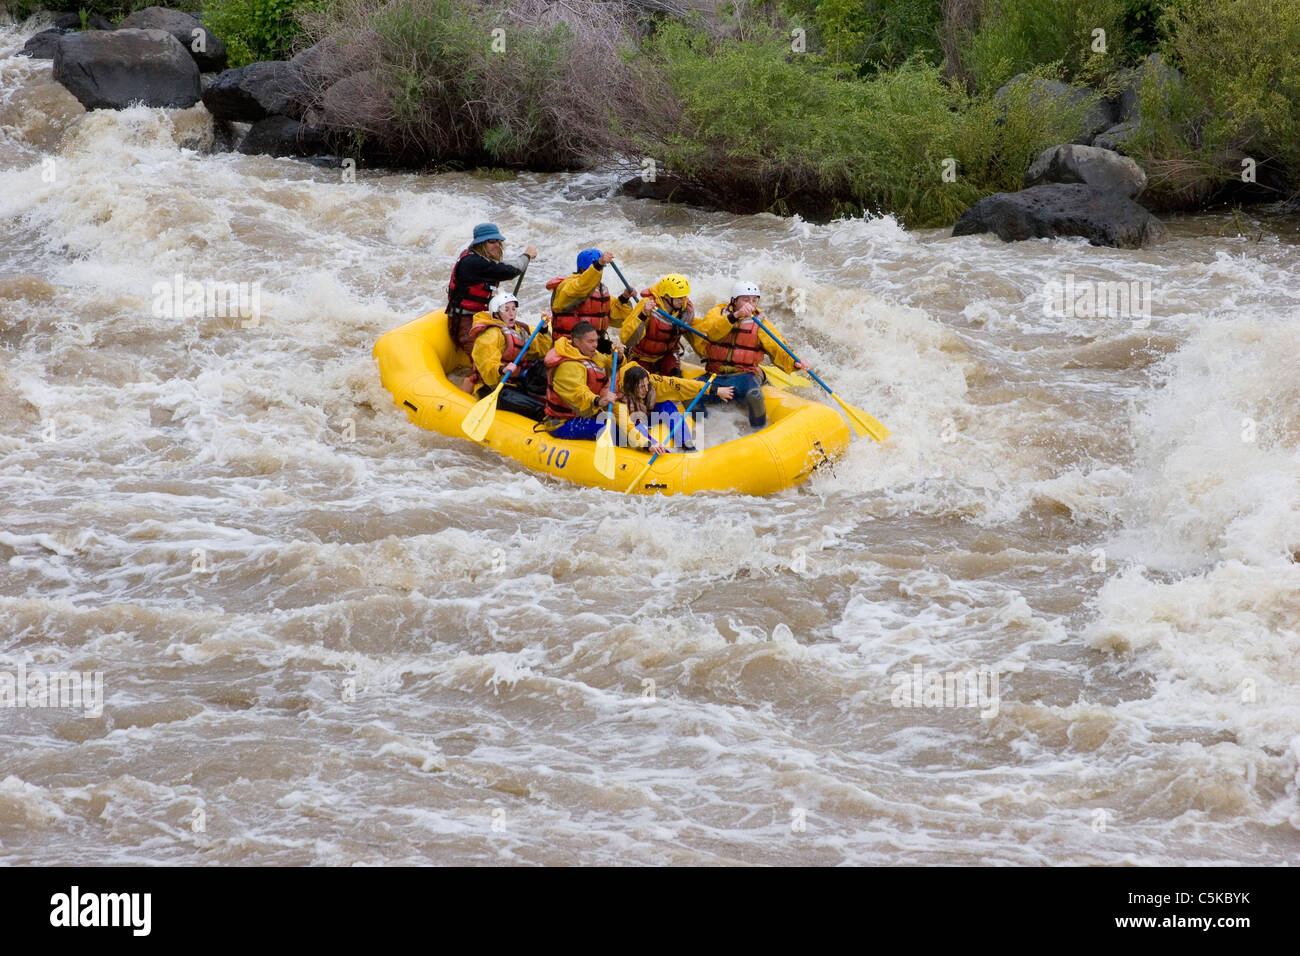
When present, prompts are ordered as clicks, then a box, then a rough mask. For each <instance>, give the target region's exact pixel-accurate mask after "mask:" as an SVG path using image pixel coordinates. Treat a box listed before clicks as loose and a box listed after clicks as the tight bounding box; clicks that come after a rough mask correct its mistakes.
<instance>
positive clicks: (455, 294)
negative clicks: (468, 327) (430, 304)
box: [447, 249, 493, 315]
mask: <svg viewBox="0 0 1300 956" xmlns="http://www.w3.org/2000/svg"><path fill="white" fill-rule="evenodd" d="M469 253H470V251H469V250H468V249H466V250H465V251H464V252H462V253H461V254H460V255H459V256H457V257H456V264H455V265H453V266H452V267H451V281H450V282H448V283H447V314H448V315H474V314H475V313H476V312H486V311H487V307H488V303H489V302H491V301H492V288H493V287H492V286H490V285H488V284H487V283H486V282H475V283H472V284H471V285H467V286H461V285H457V283H456V266H459V265H460V260H462V259H464V258H465V257H466V256H467V255H469Z"/></svg>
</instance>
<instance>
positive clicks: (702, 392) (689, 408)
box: [646, 375, 717, 468]
mask: <svg viewBox="0 0 1300 956" xmlns="http://www.w3.org/2000/svg"><path fill="white" fill-rule="evenodd" d="M715 378H717V376H716V375H710V376H709V380H708V381H707V382H705V383H704V387H703V388H702V389H700V390H699V391H698V392H696V393H695V397H694V398H692V399H691V403H690V404H689V405H687V406H686V411H684V412H682V418H686V417H687V416H689V415H690V414H691V412H693V411H694V410H695V406H696V404H697V403H698V402H699V400H700V399H701V398H703V397H704V396H705V395H706V394H707V393H708V391H709V386H710V385H712V384H713V380H714V379H715ZM683 427H685V426H683ZM658 457H659V456H658V455H655V456H654V457H653V458H651V459H650V462H649V463H648V464H647V465H646V467H647V468H649V467H650V465H653V464H654V463H655V459H656V458H658Z"/></svg>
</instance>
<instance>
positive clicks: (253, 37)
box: [203, 0, 319, 67]
mask: <svg viewBox="0 0 1300 956" xmlns="http://www.w3.org/2000/svg"><path fill="white" fill-rule="evenodd" d="M318 5H319V4H318V0H204V3H203V22H204V24H206V25H207V26H208V28H209V29H211V30H212V32H213V33H215V34H216V35H217V36H219V37H220V38H221V39H222V40H223V41H224V42H225V44H226V53H227V55H228V57H229V64H230V66H232V67H236V66H246V65H247V64H249V63H254V62H257V61H258V60H281V59H285V58H286V57H288V56H290V55H292V53H293V52H294V47H295V45H296V43H297V41H298V38H299V36H300V35H301V33H302V27H301V25H300V23H299V20H298V15H299V14H300V13H301V12H302V11H304V10H306V9H309V8H311V7H314V6H318Z"/></svg>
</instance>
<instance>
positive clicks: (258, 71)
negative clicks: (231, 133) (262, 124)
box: [203, 60, 292, 122]
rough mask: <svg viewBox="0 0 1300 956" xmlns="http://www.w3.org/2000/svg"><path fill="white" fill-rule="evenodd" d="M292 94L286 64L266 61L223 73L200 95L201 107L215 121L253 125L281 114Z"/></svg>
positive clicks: (287, 65)
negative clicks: (240, 122) (234, 121)
mask: <svg viewBox="0 0 1300 956" xmlns="http://www.w3.org/2000/svg"><path fill="white" fill-rule="evenodd" d="M291 92H292V90H291V81H290V78H289V64H288V63H286V62H285V61H283V60H266V61H263V62H261V63H250V64H248V66H241V67H239V68H238V69H234V70H226V71H225V72H224V73H222V74H221V75H220V76H218V77H217V78H216V79H215V80H213V81H212V83H211V84H210V85H209V86H208V87H207V89H205V90H204V91H203V105H204V106H206V107H207V108H208V112H209V113H211V114H212V115H213V116H215V117H217V119H224V120H240V121H243V122H256V121H257V120H260V119H266V117H268V116H272V115H275V114H278V113H284V112H285V111H286V109H287V108H288V107H289V101H290V98H291V96H290V94H291Z"/></svg>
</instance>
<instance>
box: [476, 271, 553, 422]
mask: <svg viewBox="0 0 1300 956" xmlns="http://www.w3.org/2000/svg"><path fill="white" fill-rule="evenodd" d="M519 278H520V279H523V275H522V274H521V275H520V276H519ZM541 330H542V323H541V322H538V323H537V328H535V329H533V334H532V335H530V336H528V341H527V342H525V343H524V347H523V349H522V350H521V351H520V353H519V358H520V359H522V358H523V357H524V356H526V355H527V354H528V346H530V345H532V344H533V339H535V338H537V333H538V332H540V331H541ZM508 381H510V373H509V372H506V374H505V375H503V376H502V377H501V381H499V382H497V387H496V388H494V389H492V394H491V395H488V396H486V397H484V398H481V399H479V400H478V402H477V403H475V405H474V407H473V408H471V409H470V410H469V414H468V415H466V416H465V418H464V420H463V421H462V422H461V423H460V427H461V428H462V429H464V431H465V434H466V435H468V436H469V437H470V438H472V439H474V440H475V441H482V440H483V436H484V435H486V434H487V433H488V429H489V428H491V427H492V420H493V419H494V418H496V417H497V399H498V398H500V397H501V389H503V388H505V387H506V382H508Z"/></svg>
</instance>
